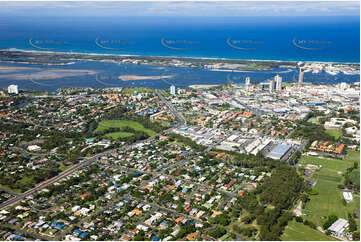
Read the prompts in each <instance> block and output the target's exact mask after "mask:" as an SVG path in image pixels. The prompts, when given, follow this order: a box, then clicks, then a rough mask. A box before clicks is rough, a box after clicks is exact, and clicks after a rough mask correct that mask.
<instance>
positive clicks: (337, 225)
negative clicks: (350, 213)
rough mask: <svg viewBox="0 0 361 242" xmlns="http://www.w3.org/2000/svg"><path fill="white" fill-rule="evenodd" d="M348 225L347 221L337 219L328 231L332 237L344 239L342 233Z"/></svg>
mask: <svg viewBox="0 0 361 242" xmlns="http://www.w3.org/2000/svg"><path fill="white" fill-rule="evenodd" d="M348 225H349V224H348V221H347V220H345V219H343V218H339V219H337V221H336V222H334V223H333V224H332V225H331V226H330V227H329V228H328V230H330V231H331V234H332V235H333V236H336V237H344V232H345V230H346V229H347V228H348Z"/></svg>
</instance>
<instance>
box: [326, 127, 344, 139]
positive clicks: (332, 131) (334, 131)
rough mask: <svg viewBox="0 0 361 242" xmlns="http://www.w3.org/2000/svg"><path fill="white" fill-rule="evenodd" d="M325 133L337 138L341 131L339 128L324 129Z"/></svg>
mask: <svg viewBox="0 0 361 242" xmlns="http://www.w3.org/2000/svg"><path fill="white" fill-rule="evenodd" d="M325 133H326V134H328V135H331V136H333V137H335V139H338V138H340V136H341V134H342V131H341V129H327V130H326V131H325Z"/></svg>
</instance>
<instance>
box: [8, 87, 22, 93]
mask: <svg viewBox="0 0 361 242" xmlns="http://www.w3.org/2000/svg"><path fill="white" fill-rule="evenodd" d="M8 93H13V94H19V90H18V85H10V86H8Z"/></svg>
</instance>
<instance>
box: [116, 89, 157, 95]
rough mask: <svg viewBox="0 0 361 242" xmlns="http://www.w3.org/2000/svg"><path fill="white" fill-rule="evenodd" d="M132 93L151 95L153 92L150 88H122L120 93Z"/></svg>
mask: <svg viewBox="0 0 361 242" xmlns="http://www.w3.org/2000/svg"><path fill="white" fill-rule="evenodd" d="M134 91H136V92H138V93H143V92H145V93H152V92H154V89H152V88H147V87H127V88H123V90H122V93H125V94H133V93H134Z"/></svg>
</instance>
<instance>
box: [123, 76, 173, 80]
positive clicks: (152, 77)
mask: <svg viewBox="0 0 361 242" xmlns="http://www.w3.org/2000/svg"><path fill="white" fill-rule="evenodd" d="M172 77H173V76H171V75H170V76H136V75H124V76H118V78H119V79H120V80H122V81H139V80H159V79H169V78H172Z"/></svg>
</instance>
